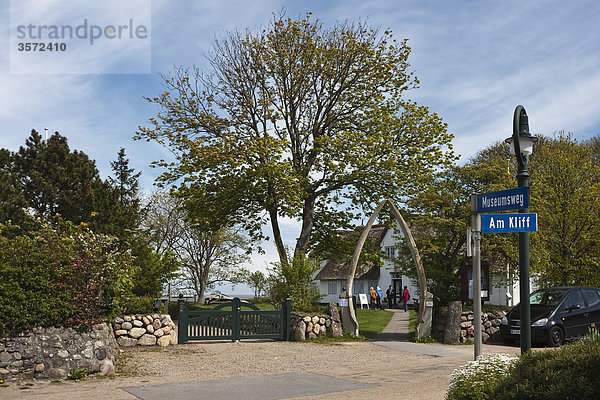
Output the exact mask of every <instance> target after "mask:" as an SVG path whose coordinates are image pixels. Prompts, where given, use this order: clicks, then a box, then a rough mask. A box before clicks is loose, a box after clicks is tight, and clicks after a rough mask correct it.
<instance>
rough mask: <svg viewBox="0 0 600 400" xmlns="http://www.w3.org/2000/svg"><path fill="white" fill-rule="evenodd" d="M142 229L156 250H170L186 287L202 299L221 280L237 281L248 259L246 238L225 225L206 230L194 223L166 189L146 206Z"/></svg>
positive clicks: (241, 277)
mask: <svg viewBox="0 0 600 400" xmlns="http://www.w3.org/2000/svg"><path fill="white" fill-rule="evenodd" d="M145 229H146V231H147V233H148V234H149V235H150V237H151V238H152V243H153V244H154V245H155V246H156V250H157V252H158V253H160V254H169V253H172V254H174V258H175V259H176V261H177V262H178V264H179V265H180V268H181V276H182V277H183V278H184V281H185V285H186V288H190V289H192V290H194V292H195V293H196V294H197V296H198V301H200V302H202V301H204V294H205V291H206V290H207V289H210V288H212V287H214V285H215V284H217V283H221V282H230V283H234V284H235V283H241V282H243V281H244V280H245V279H246V276H243V275H244V273H245V272H246V271H245V270H244V269H242V268H241V265H242V264H243V263H244V262H247V261H248V255H247V251H248V249H249V245H248V242H247V240H246V239H245V238H244V237H243V236H242V235H241V234H240V233H239V232H237V231H235V230H233V229H229V228H219V229H216V230H214V231H213V230H210V229H208V228H207V226H206V225H204V224H203V223H196V221H194V219H193V218H191V217H190V215H189V214H188V212H187V211H186V208H185V204H184V202H182V201H181V199H178V198H176V197H174V196H171V195H170V194H168V193H156V194H155V195H154V196H153V197H152V199H151V201H150V203H149V204H148V206H147V214H146V218H145Z"/></svg>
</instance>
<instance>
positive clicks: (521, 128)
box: [506, 105, 537, 353]
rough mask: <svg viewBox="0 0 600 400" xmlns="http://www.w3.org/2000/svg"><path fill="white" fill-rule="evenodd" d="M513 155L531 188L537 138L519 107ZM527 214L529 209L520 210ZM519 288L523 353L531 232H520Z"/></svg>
mask: <svg viewBox="0 0 600 400" xmlns="http://www.w3.org/2000/svg"><path fill="white" fill-rule="evenodd" d="M506 142H507V143H509V144H510V150H511V154H514V155H516V156H517V163H518V165H519V172H518V173H517V182H518V185H519V187H529V171H528V170H527V165H528V164H529V156H530V155H531V153H533V144H534V143H535V142H537V138H536V137H535V136H532V135H531V134H530V133H529V121H528V118H527V113H526V112H525V108H523V106H520V105H519V106H517V108H516V109H515V115H514V118H513V134H512V136H511V137H510V138H508V139H506ZM519 212H520V213H526V212H527V209H526V208H523V209H520V210H519ZM519 286H520V297H521V310H520V311H521V322H520V325H521V326H520V328H521V353H525V352H527V351H529V350H531V312H530V308H529V292H530V289H529V232H519Z"/></svg>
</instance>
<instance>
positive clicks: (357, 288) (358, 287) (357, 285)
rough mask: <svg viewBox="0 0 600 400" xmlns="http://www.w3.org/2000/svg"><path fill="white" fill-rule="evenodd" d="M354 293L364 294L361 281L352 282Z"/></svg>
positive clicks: (363, 286)
mask: <svg viewBox="0 0 600 400" xmlns="http://www.w3.org/2000/svg"><path fill="white" fill-rule="evenodd" d="M354 293H355V294H356V293H365V285H364V282H363V281H356V282H354Z"/></svg>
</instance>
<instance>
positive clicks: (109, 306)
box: [0, 223, 132, 334]
mask: <svg viewBox="0 0 600 400" xmlns="http://www.w3.org/2000/svg"><path fill="white" fill-rule="evenodd" d="M2 228H3V226H1V225H0V276H1V277H2V279H0V293H2V295H1V296H0V334H5V333H9V334H10V333H18V332H20V331H23V330H27V329H30V328H32V327H34V326H36V325H40V326H66V327H75V328H85V327H89V326H91V325H93V324H95V323H97V322H100V321H102V320H105V319H106V318H107V317H109V316H111V315H112V314H114V313H116V312H117V311H118V309H119V306H120V301H121V298H122V297H123V295H124V294H125V293H128V292H129V291H130V290H131V286H132V284H131V274H132V271H131V257H130V256H129V254H128V253H124V252H122V251H120V250H119V248H118V246H117V243H116V239H115V238H112V237H109V236H105V235H96V234H94V233H93V232H91V231H89V230H87V229H86V228H85V227H78V226H74V225H72V224H69V223H65V224H63V225H61V226H59V228H58V229H57V230H54V229H51V228H48V227H45V228H42V229H41V230H39V231H35V232H29V233H28V234H25V235H21V236H17V237H13V238H7V237H5V236H2V235H1V233H2Z"/></svg>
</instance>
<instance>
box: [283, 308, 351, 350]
mask: <svg viewBox="0 0 600 400" xmlns="http://www.w3.org/2000/svg"><path fill="white" fill-rule="evenodd" d="M327 312H328V313H329V315H324V314H316V315H310V314H309V315H300V314H294V313H292V316H291V320H292V335H291V336H292V337H291V340H297V341H300V340H306V339H313V338H317V337H324V336H326V335H327V331H328V330H329V331H330V332H331V334H332V335H333V336H342V322H341V320H340V314H339V312H338V309H337V304H336V303H330V304H329V306H328V308H327Z"/></svg>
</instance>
